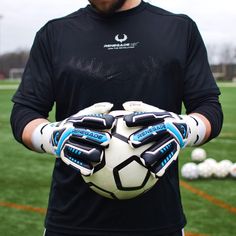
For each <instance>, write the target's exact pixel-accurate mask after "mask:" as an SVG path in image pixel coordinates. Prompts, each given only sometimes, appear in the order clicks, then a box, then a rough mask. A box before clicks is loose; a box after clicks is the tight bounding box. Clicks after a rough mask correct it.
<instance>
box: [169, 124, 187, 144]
mask: <svg viewBox="0 0 236 236" xmlns="http://www.w3.org/2000/svg"><path fill="white" fill-rule="evenodd" d="M165 126H166V129H167V130H168V132H169V133H170V134H172V135H173V136H174V137H175V138H176V140H177V141H178V143H179V144H180V147H181V148H183V147H184V146H185V144H186V140H187V138H188V126H187V124H186V123H177V122H168V121H167V122H165Z"/></svg>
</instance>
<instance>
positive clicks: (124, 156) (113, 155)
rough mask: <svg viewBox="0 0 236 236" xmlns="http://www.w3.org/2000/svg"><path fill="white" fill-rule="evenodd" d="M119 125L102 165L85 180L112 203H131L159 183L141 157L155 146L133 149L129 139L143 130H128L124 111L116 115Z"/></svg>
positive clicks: (117, 124)
mask: <svg viewBox="0 0 236 236" xmlns="http://www.w3.org/2000/svg"><path fill="white" fill-rule="evenodd" d="M111 114H112V115H113V116H115V117H116V120H117V123H116V125H115V127H114V128H113V130H112V139H111V142H110V144H109V148H107V149H106V150H105V157H104V159H103V162H102V163H101V164H99V165H98V166H96V167H95V171H94V173H93V174H92V175H91V176H83V179H84V180H85V182H87V183H88V184H89V186H90V188H91V189H92V190H94V191H95V192H97V193H98V194H100V195H102V196H104V197H108V198H113V199H129V198H134V197H136V196H138V195H140V194H143V193H144V192H146V191H147V190H149V189H150V188H151V187H153V185H154V184H155V183H156V182H157V178H155V177H154V176H153V175H152V174H151V173H150V171H149V170H148V169H147V168H145V167H144V166H143V165H142V162H141V161H140V159H139V156H140V154H141V153H142V152H144V151H145V150H146V149H147V148H149V147H150V146H151V145H152V143H150V144H147V145H144V146H142V147H139V148H135V149H134V148H131V147H130V145H129V144H128V143H127V139H128V137H129V136H130V135H131V134H132V133H134V132H135V131H137V130H138V129H140V128H141V127H132V128H130V127H127V126H126V125H125V123H124V121H123V116H124V115H125V114H127V112H125V111H113V112H112V113H111Z"/></svg>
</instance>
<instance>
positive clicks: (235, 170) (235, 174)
mask: <svg viewBox="0 0 236 236" xmlns="http://www.w3.org/2000/svg"><path fill="white" fill-rule="evenodd" d="M229 173H230V175H231V176H232V177H233V178H236V163H234V164H232V166H231V167H230V171H229Z"/></svg>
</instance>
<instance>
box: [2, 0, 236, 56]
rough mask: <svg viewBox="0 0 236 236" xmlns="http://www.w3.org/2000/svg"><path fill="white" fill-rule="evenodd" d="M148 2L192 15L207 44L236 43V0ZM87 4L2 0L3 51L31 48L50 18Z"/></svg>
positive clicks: (61, 0) (68, 0)
mask: <svg viewBox="0 0 236 236" xmlns="http://www.w3.org/2000/svg"><path fill="white" fill-rule="evenodd" d="M146 1H148V0H146ZM149 2H150V3H152V4H153V5H156V6H159V7H161V8H164V9H166V10H169V11H172V12H174V13H184V14H187V15H189V16H190V17H191V18H192V19H193V20H194V21H195V22H196V23H197V25H198V28H199V30H200V32H201V35H202V37H203V39H204V41H205V44H206V45H207V46H208V45H216V46H217V47H218V46H220V47H221V46H222V45H230V44H232V45H233V44H234V45H236V27H235V23H236V13H235V12H236V1H235V0H224V1H220V0H149ZM87 4H88V1H87V0H40V1H32V0H15V1H14V2H13V1H10V0H0V54H2V53H6V52H11V51H14V50H21V49H29V48H30V47H31V45H32V42H33V39H34V36H35V33H36V32H37V31H38V30H39V29H40V28H41V27H42V26H43V25H44V24H45V23H46V22H47V21H49V20H51V19H53V18H58V17H61V16H65V15H67V14H69V13H71V12H73V11H76V10H78V9H79V8H81V7H84V6H86V5H87ZM1 16H2V17H1Z"/></svg>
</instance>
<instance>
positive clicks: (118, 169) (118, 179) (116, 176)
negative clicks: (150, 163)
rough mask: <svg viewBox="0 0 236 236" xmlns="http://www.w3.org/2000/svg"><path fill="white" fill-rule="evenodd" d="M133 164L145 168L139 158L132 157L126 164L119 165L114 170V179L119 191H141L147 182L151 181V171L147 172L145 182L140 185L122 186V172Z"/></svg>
mask: <svg viewBox="0 0 236 236" xmlns="http://www.w3.org/2000/svg"><path fill="white" fill-rule="evenodd" d="M132 162H135V163H137V164H138V165H141V166H143V164H142V162H141V161H140V158H139V157H138V156H131V157H129V158H128V159H126V160H125V161H124V162H122V163H120V164H119V165H117V166H116V167H115V168H114V169H113V175H114V179H115V182H116V186H117V189H119V190H124V191H134V190H139V189H142V188H143V187H144V186H145V184H146V183H147V181H148V180H149V177H150V175H151V174H150V171H149V170H147V172H146V176H145V177H144V178H143V181H142V182H141V183H140V185H137V186H130V187H126V186H124V185H123V184H122V181H121V175H120V173H121V172H122V170H123V169H124V168H126V167H128V166H129V165H130V164H131V163H132ZM130 174H132V173H130Z"/></svg>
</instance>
